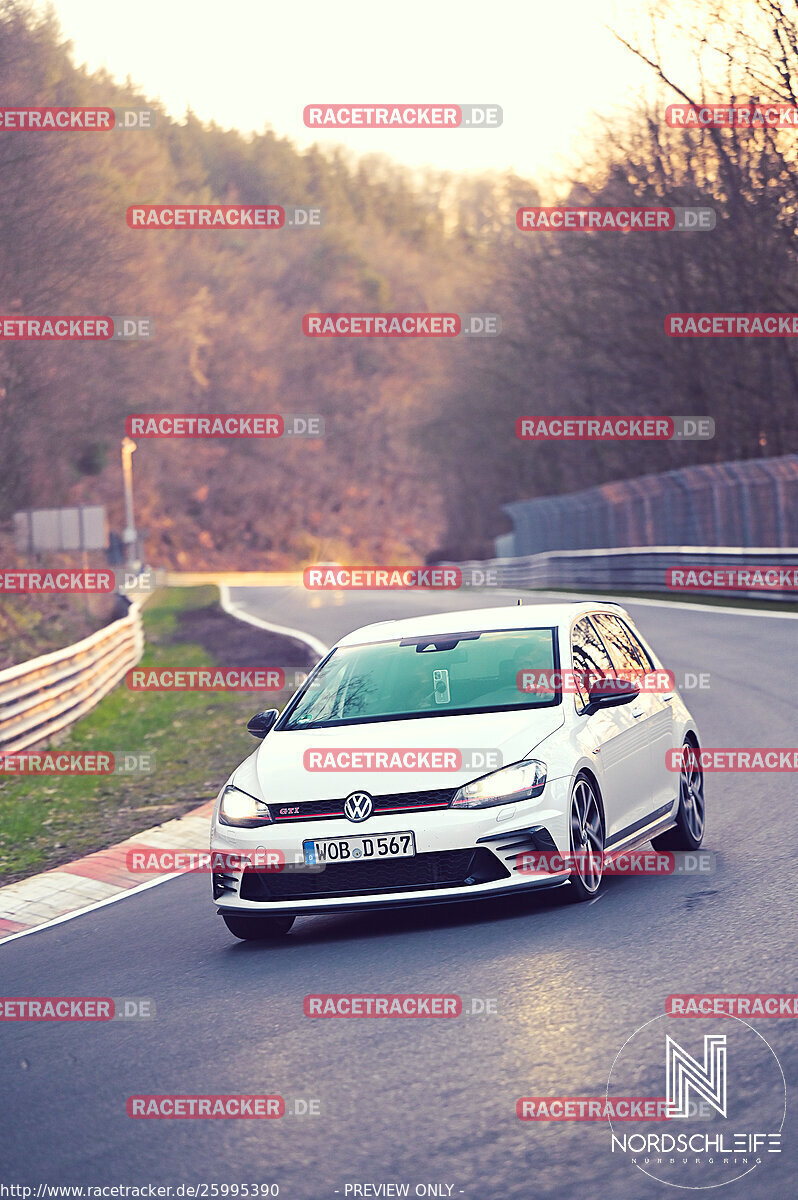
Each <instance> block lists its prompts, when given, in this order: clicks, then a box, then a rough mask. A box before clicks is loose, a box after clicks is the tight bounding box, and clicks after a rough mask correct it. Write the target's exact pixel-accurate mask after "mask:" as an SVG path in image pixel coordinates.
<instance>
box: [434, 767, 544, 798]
mask: <svg viewBox="0 0 798 1200" xmlns="http://www.w3.org/2000/svg"><path fill="white" fill-rule="evenodd" d="M545 786H546V764H545V763H542V762H539V761H538V760H537V759H536V758H527V759H524V761H523V762H517V763H513V765H512V766H511V767H503V768H502V769H501V771H492V772H491V774H490V775H483V776H482V778H481V779H475V780H474V781H473V782H472V783H467V784H466V785H465V786H464V787H461V788H460V790H459V791H458V792H457V793H456V795H455V797H454V800H453V801H452V804H451V807H452V808H490V806H491V805H492V804H511V803H512V802H513V800H534V798H535V797H536V796H540V795H541V794H542V792H543V789H544V787H545Z"/></svg>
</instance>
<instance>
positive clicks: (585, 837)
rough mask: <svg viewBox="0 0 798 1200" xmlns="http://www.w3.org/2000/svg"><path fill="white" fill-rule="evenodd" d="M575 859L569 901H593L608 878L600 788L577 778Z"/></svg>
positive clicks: (573, 806) (573, 820)
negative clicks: (604, 877)
mask: <svg viewBox="0 0 798 1200" xmlns="http://www.w3.org/2000/svg"><path fill="white" fill-rule="evenodd" d="M570 826H571V855H572V858H573V864H574V869H573V872H572V874H571V882H570V883H569V885H568V888H567V892H568V899H569V900H573V901H575V902H576V903H578V902H579V901H582V900H592V899H593V897H594V896H595V895H596V893H597V892H598V890H599V888H600V887H601V880H602V876H603V874H604V821H603V819H602V816H601V804H600V802H599V798H598V791H597V789H596V785H595V784H594V783H592V782H591V780H590V779H588V777H587V775H577V777H576V779H575V781H574V786H573V790H572V792H571V816H570Z"/></svg>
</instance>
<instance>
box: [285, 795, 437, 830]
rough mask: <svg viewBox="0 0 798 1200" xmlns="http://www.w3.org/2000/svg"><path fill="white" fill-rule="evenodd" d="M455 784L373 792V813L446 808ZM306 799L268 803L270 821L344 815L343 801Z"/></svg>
mask: <svg viewBox="0 0 798 1200" xmlns="http://www.w3.org/2000/svg"><path fill="white" fill-rule="evenodd" d="M456 791H457V788H432V789H430V790H428V791H425V792H396V793H394V794H392V795H390V796H374V797H373V799H374V813H373V814H372V815H373V816H377V815H379V814H380V813H413V812H426V811H433V810H434V809H438V808H448V807H449V805H450V804H451V802H452V799H453V798H454V794H455V792H456ZM345 800H346V796H342V797H341V799H340V800H305V801H303V802H302V803H301V804H270V805H269V812H270V813H271V815H272V821H274V822H275V823H277V824H280V823H281V822H283V821H324V820H331V819H332V818H334V817H343V815H344V801H345Z"/></svg>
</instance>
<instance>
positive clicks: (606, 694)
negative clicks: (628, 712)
mask: <svg viewBox="0 0 798 1200" xmlns="http://www.w3.org/2000/svg"><path fill="white" fill-rule="evenodd" d="M639 695H640V688H639V687H638V686H637V684H636V683H633V682H632V681H631V679H612V678H611V677H610V676H605V678H603V679H597V680H596V682H595V683H594V684H593V686H592V687H591V689H590V694H589V696H588V704H587V708H586V709H585V712H586V713H594V712H596V711H597V710H598V709H600V708H617V707H618V705H619V704H628V703H629V701H630V700H634V699H635V697H637V696H639Z"/></svg>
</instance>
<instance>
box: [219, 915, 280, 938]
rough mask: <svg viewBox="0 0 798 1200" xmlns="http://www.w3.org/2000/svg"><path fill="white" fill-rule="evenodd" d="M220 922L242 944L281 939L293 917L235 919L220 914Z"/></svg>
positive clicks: (235, 917) (234, 917)
mask: <svg viewBox="0 0 798 1200" xmlns="http://www.w3.org/2000/svg"><path fill="white" fill-rule="evenodd" d="M222 920H223V921H224V923H225V925H226V926H227V928H228V929H229V930H230V932H231V933H232V934H233V936H234V937H237V938H241V941H242V942H272V941H276V940H277V939H278V938H281V937H282V936H283V934H284V933H288V930H289V929H290V928H291V926H292V925H293V923H294V920H295V918H294V917H237V916H228V914H227V913H222Z"/></svg>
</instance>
